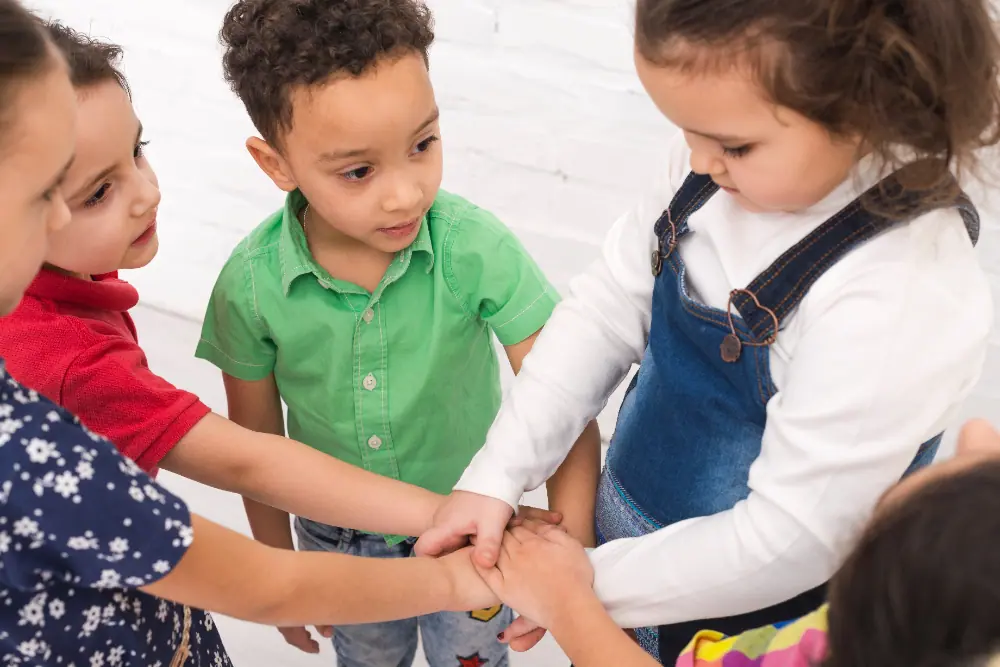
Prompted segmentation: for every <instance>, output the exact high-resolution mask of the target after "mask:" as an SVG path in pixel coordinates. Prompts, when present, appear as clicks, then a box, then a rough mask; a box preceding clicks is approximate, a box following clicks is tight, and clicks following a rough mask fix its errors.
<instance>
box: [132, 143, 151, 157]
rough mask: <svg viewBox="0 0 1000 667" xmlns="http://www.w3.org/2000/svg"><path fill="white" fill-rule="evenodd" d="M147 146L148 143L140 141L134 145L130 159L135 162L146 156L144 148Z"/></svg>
mask: <svg viewBox="0 0 1000 667" xmlns="http://www.w3.org/2000/svg"><path fill="white" fill-rule="evenodd" d="M148 145H149V142H148V141H140V142H139V143H137V144H136V145H135V150H133V151H132V157H134V158H135V159H136V160H138V159H139V158H141V157H143V156H145V155H146V146H148Z"/></svg>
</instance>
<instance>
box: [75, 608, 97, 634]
mask: <svg viewBox="0 0 1000 667" xmlns="http://www.w3.org/2000/svg"><path fill="white" fill-rule="evenodd" d="M83 619H84V620H83V627H82V628H81V629H80V636H81V637H89V636H90V635H91V634H93V632H94V630H96V629H97V626H99V625H100V624H101V608H100V607H96V606H95V607H89V608H88V609H87V610H86V611H85V612H83Z"/></svg>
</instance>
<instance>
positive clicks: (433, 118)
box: [413, 107, 441, 135]
mask: <svg viewBox="0 0 1000 667" xmlns="http://www.w3.org/2000/svg"><path fill="white" fill-rule="evenodd" d="M439 118H441V110H440V109H438V108H437V107H434V111H432V112H431V115H430V116H428V117H427V120H425V121H424V122H423V123H422V124H421V125H420V127H418V128H417V131H416V132H414V133H413V134H414V135H417V134H420V133H421V132H423V131H424V130H426V129H427V128H428V127H430V126H431V125H433V124H434V123H436V122H437V121H438V119H439Z"/></svg>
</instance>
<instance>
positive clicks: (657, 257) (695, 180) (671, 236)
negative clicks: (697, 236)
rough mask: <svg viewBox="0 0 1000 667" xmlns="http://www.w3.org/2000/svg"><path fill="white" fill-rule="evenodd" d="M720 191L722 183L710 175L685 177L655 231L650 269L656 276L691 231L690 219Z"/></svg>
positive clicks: (692, 174) (654, 228)
mask: <svg viewBox="0 0 1000 667" xmlns="http://www.w3.org/2000/svg"><path fill="white" fill-rule="evenodd" d="M718 191H719V186H718V185H716V183H715V181H713V180H712V177H711V176H706V175H705V174H696V173H694V172H691V173H689V174H688V175H687V178H685V179H684V182H683V183H682V184H681V187H680V188H678V190H677V192H676V193H675V194H674V198H673V199H671V200H670V206H669V207H668V208H667V210H666V211H664V212H663V213H662V214H661V215H660V217H659V219H658V220H657V221H656V225H655V226H654V227H653V231H654V233H655V234H656V239H657V248H656V250H655V251H654V252H653V258H652V262H651V268H652V270H653V275H654V276H658V275H660V271H662V270H663V261H664V260H665V259H667V258H668V257H670V254H671V253H673V251H674V248H676V247H677V241H678V240H679V239H680V238H681V237H682V236H684V235H685V234H687V233H688V224H687V222H688V218H689V217H691V214H692V213H694V212H695V211H697V210H698V209H699V208H701V207H702V205H704V203H705V202H707V201H708V200H709V199H711V197H712V195H714V194H715V193H716V192H718Z"/></svg>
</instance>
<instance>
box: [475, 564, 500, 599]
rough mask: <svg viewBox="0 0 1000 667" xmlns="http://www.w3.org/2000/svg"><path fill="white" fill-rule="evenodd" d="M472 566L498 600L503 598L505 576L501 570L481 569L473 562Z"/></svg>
mask: <svg viewBox="0 0 1000 667" xmlns="http://www.w3.org/2000/svg"><path fill="white" fill-rule="evenodd" d="M472 566H473V567H475V568H476V572H477V573H478V574H479V577H480V578H481V579H482V580H483V582H484V583H485V584H486V585H487V586H488V587H489V589H490V590H491V591H493V594H494V595H496V596H497V597H498V598H502V597H503V574H502V573H501V572H500V570H498V569H496V568H495V567H479V566H478V565H476V563H475V561H473V563H472Z"/></svg>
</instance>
